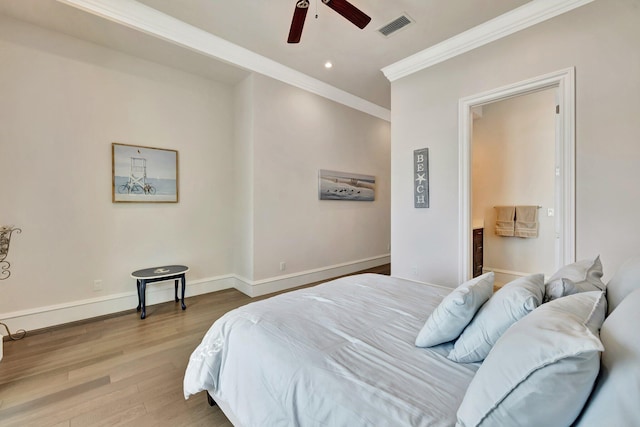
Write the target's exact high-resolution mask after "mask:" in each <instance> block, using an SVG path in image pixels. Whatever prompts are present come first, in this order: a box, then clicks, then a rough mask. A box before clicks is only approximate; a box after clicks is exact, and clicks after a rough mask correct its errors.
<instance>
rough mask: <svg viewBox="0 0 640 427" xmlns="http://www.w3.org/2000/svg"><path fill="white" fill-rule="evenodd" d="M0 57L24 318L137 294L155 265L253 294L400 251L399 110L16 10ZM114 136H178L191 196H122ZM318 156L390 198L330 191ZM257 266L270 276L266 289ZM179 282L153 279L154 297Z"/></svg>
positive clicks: (39, 322)
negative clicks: (137, 276) (193, 61)
mask: <svg viewBox="0 0 640 427" xmlns="http://www.w3.org/2000/svg"><path fill="white" fill-rule="evenodd" d="M0 64H2V66H0V94H2V95H1V96H0V182H2V185H3V188H2V197H1V200H0V225H6V224H14V225H16V226H18V227H21V228H22V229H23V233H22V234H19V235H15V236H14V239H13V240H12V243H11V251H10V254H9V257H8V261H10V262H11V277H10V278H9V279H7V280H3V281H0V295H1V297H0V319H2V320H3V321H4V322H5V323H7V324H9V326H10V327H11V328H12V329H18V328H25V329H35V328H41V327H45V326H49V325H54V324H58V323H65V322H70V321H73V320H79V319H83V318H87V317H92V316H98V315H101V314H107V313H113V312H117V311H121V310H127V309H131V308H133V307H135V306H136V304H137V296H136V290H135V282H134V281H133V279H132V278H130V276H129V275H130V273H131V272H132V271H133V270H136V269H139V268H143V267H150V266H155V265H162V264H168V263H184V264H186V265H188V266H189V267H190V268H191V270H190V271H189V273H188V274H187V296H190V295H195V294H197V293H203V292H211V291H214V290H218V289H222V288H228V287H231V286H236V287H238V288H240V289H241V290H243V291H245V292H247V293H248V294H250V295H255V294H257V293H264V292H268V291H270V290H275V289H282V288H286V287H289V286H295V285H299V284H303V283H308V282H311V281H314V280H319V279H323V278H327V277H331V276H332V275H334V274H341V273H344V272H346V270H345V269H344V268H346V269H347V270H348V269H351V271H356V270H358V269H361V268H366V267H368V266H371V264H373V265H379V264H381V263H386V262H388V250H387V245H388V241H389V221H390V220H389V185H390V184H389V151H390V148H389V139H390V137H389V124H388V123H387V122H384V121H382V120H379V119H374V118H371V117H370V116H369V115H367V114H365V113H360V112H356V111H354V110H351V109H349V108H347V107H343V106H340V105H338V104H335V103H333V102H331V101H328V100H326V99H324V98H321V97H319V96H316V95H311V94H309V93H307V92H304V91H302V90H299V89H294V88H292V87H290V86H287V85H285V84H282V83H278V82H275V81H273V80H271V79H268V78H265V77H260V76H254V77H249V78H248V79H246V80H245V81H243V82H242V83H240V84H239V85H238V86H237V87H235V88H233V87H230V86H228V85H224V84H219V83H217V82H213V81H210V80H207V79H204V78H201V77H198V76H194V75H191V74H188V73H185V72H182V71H178V70H175V69H171V68H168V67H165V66H161V65H158V64H155V63H151V62H148V61H144V60H140V59H137V58H133V57H130V56H128V55H124V54H121V53H118V52H116V51H113V50H110V49H107V48H103V47H101V46H98V45H95V44H91V43H87V42H84V41H80V40H78V39H74V38H71V37H68V36H65V35H62V34H59V33H54V32H50V31H47V30H43V29H40V28H38V27H34V26H31V25H27V24H23V23H19V22H18V21H14V20H10V19H7V18H4V17H1V18H0ZM280 98H282V99H280ZM112 142H120V143H125V144H140V145H147V146H152V147H160V148H170V149H176V150H178V152H179V160H180V176H179V178H180V202H179V203H177V204H114V203H112V202H111V143H112ZM334 149H339V150H340V153H339V154H338V155H336V156H332V154H331V150H334ZM321 167H322V168H336V169H338V170H340V169H345V170H347V171H354V172H362V173H370V174H374V175H376V176H377V177H378V178H379V192H378V196H377V197H378V200H377V201H376V202H375V203H369V204H361V203H340V202H339V203H334V204H333V205H331V206H329V207H323V205H321V204H319V203H318V201H317V200H316V199H317V193H316V189H317V180H316V178H315V176H316V174H317V169H318V168H321ZM283 183H284V186H286V189H287V192H282V188H283V187H282V185H280V184H283ZM289 190H293V191H289ZM314 209H315V211H314ZM374 211H375V212H374ZM358 219H359V220H358ZM336 222H338V223H340V227H341V232H340V233H336V232H326V228H327V226H328V225H331V224H335V223H336ZM343 226H344V227H343ZM276 260H277V261H276ZM281 260H283V261H286V262H287V270H286V271H285V273H287V275H286V277H281V276H282V272H280V271H279V270H278V269H277V267H278V265H279V261H281ZM274 262H275V266H276V269H274ZM340 266H346V267H344V268H342V267H340ZM336 267H340V268H336ZM341 268H342V269H341ZM256 278H259V279H260V283H257V284H264V283H265V282H268V283H269V286H263V287H262V288H261V291H260V292H253V291H252V289H251V287H252V286H251V285H256V283H255V280H254V279H256ZM96 279H99V280H102V286H103V289H102V290H101V291H97V292H96V291H94V290H93V282H94V280H96ZM245 279H246V280H245ZM274 283H275V285H274ZM272 285H273V286H272ZM270 286H271V287H270ZM172 292H173V291H172V283H166V284H155V285H153V286H151V287H150V288H149V289H148V291H147V301H148V303H150V304H153V303H157V302H161V301H167V300H170V299H172Z"/></svg>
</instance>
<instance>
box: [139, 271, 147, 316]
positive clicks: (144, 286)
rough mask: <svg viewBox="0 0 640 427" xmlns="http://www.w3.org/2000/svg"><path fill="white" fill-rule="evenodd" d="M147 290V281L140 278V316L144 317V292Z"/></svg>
mask: <svg viewBox="0 0 640 427" xmlns="http://www.w3.org/2000/svg"><path fill="white" fill-rule="evenodd" d="M146 291H147V281H146V280H144V279H142V280H140V299H141V300H142V313H141V314H140V318H141V319H144V318H145V317H147V302H146V299H147V298H146V293H147V292H146Z"/></svg>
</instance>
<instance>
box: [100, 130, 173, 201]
mask: <svg viewBox="0 0 640 427" xmlns="http://www.w3.org/2000/svg"><path fill="white" fill-rule="evenodd" d="M111 165H112V167H111V170H112V174H111V175H112V177H111V194H112V201H113V202H114V203H177V202H178V152H177V151H176V150H166V149H163V148H153V147H144V146H141V145H127V144H118V143H116V142H114V143H113V144H111Z"/></svg>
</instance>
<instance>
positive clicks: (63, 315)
mask: <svg viewBox="0 0 640 427" xmlns="http://www.w3.org/2000/svg"><path fill="white" fill-rule="evenodd" d="M134 285H135V283H134V282H132V284H131V287H132V288H135V286H134ZM234 285H235V279H234V277H233V276H231V275H227V276H219V277H212V278H208V279H200V280H194V281H189V282H187V285H186V287H187V289H186V295H187V297H191V296H195V295H201V294H206V293H209V292H216V291H221V290H223V289H229V288H233V287H234ZM174 292H175V288H174V282H173V280H172V281H170V282H164V283H157V284H155V283H154V284H153V285H151V286H148V287H147V292H146V298H147V306H150V305H154V304H159V303H163V302H167V301H173V299H174ZM137 305H138V295H137V294H136V292H135V289H134V290H132V291H131V292H124V293H121V294H114V295H108V296H104V297H98V298H90V299H85V300H80V301H72V302H68V303H64V304H57V305H50V306H46V307H38V308H35V309H30V310H22V311H15V312H11V313H2V314H0V320H2V322H3V323H6V324H7V326H8V327H9V329H10V330H11V331H15V330H18V329H25V330H27V331H33V330H37V329H42V328H47V327H50V326H56V325H62V324H65V323H71V322H76V321H78V320H85V319H90V318H92V317H98V316H104V315H108V314H113V313H118V312H122V311H127V310H131V309H134V308H136V307H137Z"/></svg>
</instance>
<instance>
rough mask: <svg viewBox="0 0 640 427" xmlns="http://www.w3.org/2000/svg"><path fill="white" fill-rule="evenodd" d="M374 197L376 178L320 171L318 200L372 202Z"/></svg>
mask: <svg viewBox="0 0 640 427" xmlns="http://www.w3.org/2000/svg"><path fill="white" fill-rule="evenodd" d="M375 195H376V177H375V176H371V175H360V174H357V173H347V172H336V171H329V170H320V171H319V173H318V197H319V198H320V200H356V201H364V202H372V201H374V200H375Z"/></svg>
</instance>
